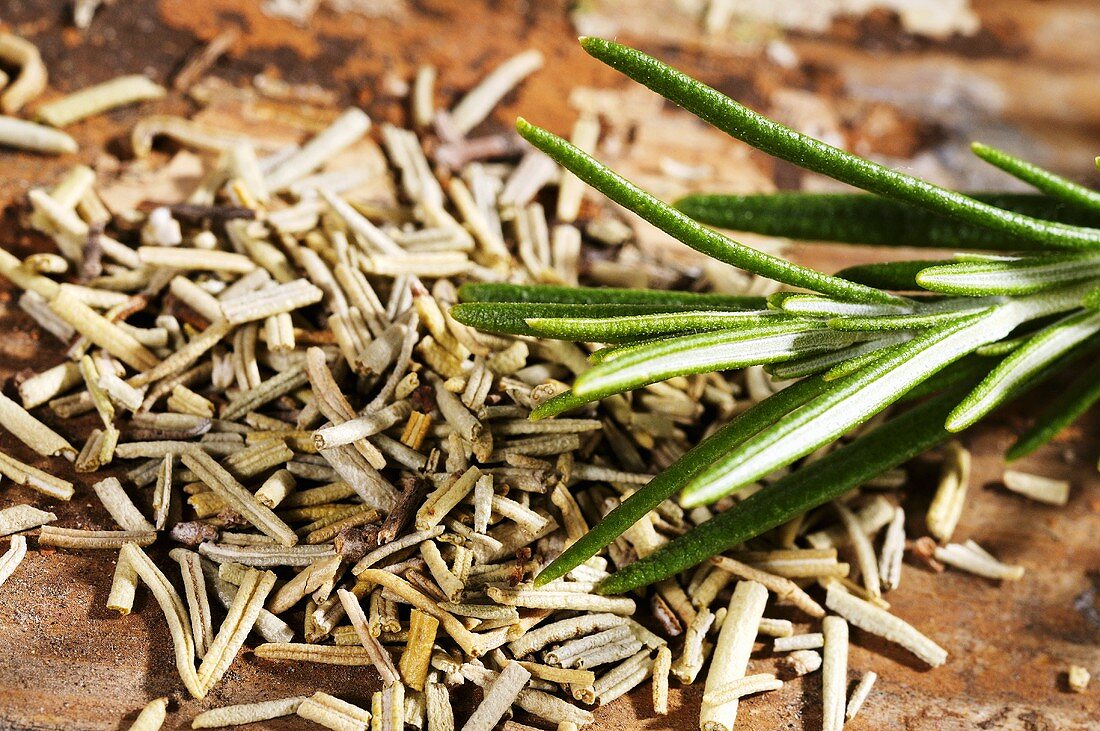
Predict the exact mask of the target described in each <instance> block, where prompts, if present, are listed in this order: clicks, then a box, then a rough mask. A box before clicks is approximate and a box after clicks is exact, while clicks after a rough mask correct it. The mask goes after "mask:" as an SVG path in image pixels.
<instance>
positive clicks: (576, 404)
mask: <svg viewBox="0 0 1100 731" xmlns="http://www.w3.org/2000/svg"><path fill="white" fill-rule="evenodd" d="M595 400H596V399H587V398H581V397H580V396H577V395H576V394H575V393H573V391H572V389H570V390H568V391H562V392H561V393H559V394H558V395H557V396H554V397H553V398H550V399H547V400H546V401H544V402H543V403H541V404H539V406H538V407H536V408H535V409H534V410H532V411H531V415H530V417H528V418H530V419H531V421H538V420H539V419H549V418H550V417H551V416H557V415H558V414H564V413H565V412H566V411H572V410H573V409H579V408H580V407H582V406H584V405H585V404H590V403H592V402H593V401H595Z"/></svg>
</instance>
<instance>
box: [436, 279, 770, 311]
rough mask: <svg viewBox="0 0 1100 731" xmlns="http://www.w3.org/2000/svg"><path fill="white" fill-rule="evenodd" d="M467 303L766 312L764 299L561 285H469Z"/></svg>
mask: <svg viewBox="0 0 1100 731" xmlns="http://www.w3.org/2000/svg"><path fill="white" fill-rule="evenodd" d="M458 296H459V299H461V300H462V301H463V302H531V303H541V302H545V303H556V304H563V305H565V304H573V305H599V304H605V305H661V306H668V307H670V308H671V307H694V308H696V309H711V310H762V309H764V308H765V307H766V306H767V301H766V300H765V299H764V298H763V297H749V296H744V295H729V294H711V293H696V292H679V291H676V290H668V289H621V288H618V287H567V286H562V285H557V284H503V283H499V282H468V283H466V284H463V285H462V286H461V287H459V289H458Z"/></svg>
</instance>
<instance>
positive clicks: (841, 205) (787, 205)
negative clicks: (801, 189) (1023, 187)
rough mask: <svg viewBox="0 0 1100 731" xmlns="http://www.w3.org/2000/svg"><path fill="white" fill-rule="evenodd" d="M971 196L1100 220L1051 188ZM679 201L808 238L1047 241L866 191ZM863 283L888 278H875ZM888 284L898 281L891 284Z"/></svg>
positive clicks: (740, 224) (949, 244)
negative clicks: (1046, 192)
mask: <svg viewBox="0 0 1100 731" xmlns="http://www.w3.org/2000/svg"><path fill="white" fill-rule="evenodd" d="M967 196H968V197H970V198H973V199H974V200H977V201H980V202H982V203H984V204H987V205H990V206H995V207H997V208H999V209H1004V210H1006V211H1009V212H1012V213H1019V214H1023V215H1025V216H1031V217H1032V218H1041V219H1044V220H1051V221H1061V222H1063V223H1072V224H1076V225H1080V226H1093V227H1095V226H1100V213H1093V212H1090V211H1085V210H1082V209H1080V208H1078V207H1077V206H1074V205H1070V204H1068V203H1065V202H1063V201H1060V200H1058V199H1057V198H1051V197H1048V196H1045V195H1034V194H1019V193H968V194H967ZM675 205H676V207H677V208H678V209H679V210H681V211H683V212H684V213H686V214H687V215H689V216H691V217H692V218H694V219H695V220H696V221H698V222H699V223H703V224H706V225H708V226H716V227H718V228H724V229H730V230H733V231H750V232H752V233H760V234H765V235H768V236H783V237H786V238H791V239H802V240H806V241H835V242H839V243H844V244H858V245H866V246H913V247H920V248H938V249H956V250H957V249H978V250H991V251H1019V250H1025V249H1042V248H1045V247H1044V246H1042V245H1040V244H1037V243H1035V242H1033V241H1029V240H1026V239H1022V238H1019V237H1016V236H1011V235H1009V236H1006V235H1005V234H1004V233H1002V232H999V231H993V230H991V229H989V228H986V227H984V226H978V225H973V224H970V223H964V222H962V221H959V220H956V219H954V218H949V217H946V216H941V215H938V214H935V213H932V212H930V211H928V210H925V209H923V208H918V207H916V206H912V205H909V204H908V203H902V202H900V201H895V200H890V199H887V198H881V197H879V196H876V195H867V194H865V193H788V192H784V193H760V194H755V195H723V194H696V195H689V196H687V197H685V198H681V199H680V200H678V201H676V204H675ZM871 266H881V265H871ZM887 266H888V265H887ZM837 276H843V275H842V274H838V275H837ZM845 278H846V279H847V278H848V277H845ZM855 281H861V280H855ZM864 284H871V286H883V285H877V284H873V283H870V282H864ZM883 288H884V289H897V287H889V286H885V287H883Z"/></svg>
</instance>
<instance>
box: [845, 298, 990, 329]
mask: <svg viewBox="0 0 1100 731" xmlns="http://www.w3.org/2000/svg"><path fill="white" fill-rule="evenodd" d="M981 304H982V303H980V302H975V303H974V304H973V305H972V306H971V307H967V308H964V309H951V310H943V311H940V312H918V313H914V314H912V315H883V316H882V317H835V318H833V319H831V320H829V327H831V328H832V329H834V330H844V331H847V332H886V331H890V330H924V329H928V328H933V327H939V326H940V325H946V324H949V323H951V322H955V321H956V320H960V319H962V318H965V317H970V316H971V315H973V314H975V313H977V312H980V311H982V310H983V309H985V308H983V307H982V306H981Z"/></svg>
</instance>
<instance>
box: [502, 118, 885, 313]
mask: <svg viewBox="0 0 1100 731" xmlns="http://www.w3.org/2000/svg"><path fill="white" fill-rule="evenodd" d="M516 129H517V130H518V131H519V133H520V135H522V136H523V138H524V139H526V140H527V141H528V142H530V143H531V144H532V145H534V146H535V147H537V148H538V149H540V150H542V151H543V152H545V153H546V154H547V155H549V156H550V157H552V158H553V159H554V160H555V161H556V162H558V163H559V164H560V165H561V166H562V167H564V168H566V169H567V170H569V172H571V173H573V174H574V175H576V176H577V177H578V178H580V179H581V180H583V181H584V182H586V183H588V184H589V185H591V186H592V187H593V188H595V189H596V190H598V191H600V192H601V193H603V194H604V195H606V196H607V197H608V198H610V199H611V200H613V201H615V202H616V203H618V204H619V205H621V206H624V207H626V208H628V209H630V210H631V211H633V212H635V213H637V214H638V215H639V216H641V217H642V218H644V219H645V220H646V221H648V222H649V223H651V224H652V225H654V226H656V227H657V228H659V229H661V230H662V231H664V232H665V233H667V234H669V235H670V236H672V237H673V238H675V239H677V240H679V241H682V242H683V243H685V244H687V245H688V246H690V247H691V248H693V249H695V250H696V251H700V252H702V253H704V254H707V255H708V256H711V257H714V258H715V259H717V260H719V261H724V262H726V263H727V264H733V265H734V266H737V267H740V268H742V269H744V270H746V271H750V272H753V273H755V274H759V275H761V276H764V277H768V278H769V279H773V280H775V281H777V282H783V283H784V284H789V285H791V286H794V287H803V288H805V289H809V290H813V291H815V292H821V293H823V294H829V295H832V296H834V297H836V298H838V299H847V300H855V301H857V302H886V303H892V302H896V301H897V298H896V297H894V296H893V295H891V294H888V293H886V292H882V291H880V290H877V289H872V288H871V287H864V286H863V285H861V284H855V283H853V282H849V281H847V280H844V279H838V278H837V277H830V276H828V275H827V274H822V273H820V272H817V271H814V270H813V269H810V268H808V267H803V266H799V265H797V264H792V263H790V262H789V261H785V260H783V259H780V258H778V257H775V256H771V255H770V254H765V253H763V252H761V251H757V250H756V249H753V248H752V247H749V246H745V245H744V244H740V243H738V242H736V241H734V240H733V239H730V238H728V237H726V236H723V235H722V234H720V233H718V232H717V231H712V230H711V229H709V228H706V227H705V226H701V225H699V224H698V223H696V222H695V221H693V220H691V219H690V218H688V217H687V216H685V215H684V214H682V213H680V212H679V211H677V210H676V209H675V208H672V207H671V206H669V205H668V204H667V203H663V202H662V201H660V200H658V199H656V198H654V197H653V196H651V195H650V194H649V193H646V192H645V191H643V190H642V189H641V188H639V187H638V186H636V185H634V184H633V183H631V182H630V181H628V180H626V179H625V178H623V177H622V176H620V175H618V174H616V173H615V172H613V171H612V170H610V169H608V168H607V167H605V166H603V165H601V164H600V163H599V162H597V161H596V160H595V159H593V158H592V157H591V156H590V155H588V154H587V153H585V152H584V151H583V150H581V149H580V148H578V147H576V146H574V145H571V144H570V143H569V142H567V141H565V140H563V139H562V138H560V137H558V136H557V135H554V134H551V133H550V132H547V131H546V130H544V129H542V128H540V127H536V126H534V125H532V124H530V123H529V122H527V120H525V119H522V118H521V119H518V120H517V121H516Z"/></svg>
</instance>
